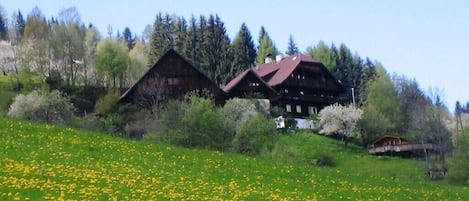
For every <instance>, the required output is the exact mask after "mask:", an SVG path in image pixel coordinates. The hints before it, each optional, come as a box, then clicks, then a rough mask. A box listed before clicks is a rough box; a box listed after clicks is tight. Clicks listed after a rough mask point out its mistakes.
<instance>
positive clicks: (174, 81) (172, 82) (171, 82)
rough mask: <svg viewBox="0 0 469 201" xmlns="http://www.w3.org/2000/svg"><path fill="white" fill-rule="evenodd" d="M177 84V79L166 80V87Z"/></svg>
mask: <svg viewBox="0 0 469 201" xmlns="http://www.w3.org/2000/svg"><path fill="white" fill-rule="evenodd" d="M178 82H179V81H178V79H177V78H168V85H177V84H178Z"/></svg>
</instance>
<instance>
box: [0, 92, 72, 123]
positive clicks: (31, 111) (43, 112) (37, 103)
mask: <svg viewBox="0 0 469 201" xmlns="http://www.w3.org/2000/svg"><path fill="white" fill-rule="evenodd" d="M73 111H74V107H73V104H72V103H70V100H69V99H68V98H66V97H64V96H63V95H62V94H61V93H60V92H59V91H57V90H53V91H52V92H38V91H33V92H31V93H29V94H28V95H23V94H20V95H17V96H16V97H15V100H14V102H13V104H11V105H10V110H9V111H8V116H10V117H15V118H22V119H27V120H35V121H44V122H47V123H57V124H64V123H66V122H69V121H70V120H71V119H72V117H73Z"/></svg>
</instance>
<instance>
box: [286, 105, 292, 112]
mask: <svg viewBox="0 0 469 201" xmlns="http://www.w3.org/2000/svg"><path fill="white" fill-rule="evenodd" d="M285 111H286V112H291V105H290V104H285Z"/></svg>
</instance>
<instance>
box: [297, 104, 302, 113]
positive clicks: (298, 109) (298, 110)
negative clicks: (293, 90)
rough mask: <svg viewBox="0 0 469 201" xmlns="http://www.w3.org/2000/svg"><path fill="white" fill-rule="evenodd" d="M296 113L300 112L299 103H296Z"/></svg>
mask: <svg viewBox="0 0 469 201" xmlns="http://www.w3.org/2000/svg"><path fill="white" fill-rule="evenodd" d="M296 113H301V105H296Z"/></svg>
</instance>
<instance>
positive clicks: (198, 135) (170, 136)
mask: <svg viewBox="0 0 469 201" xmlns="http://www.w3.org/2000/svg"><path fill="white" fill-rule="evenodd" d="M158 115H159V116H158V118H157V119H155V120H156V121H158V123H159V124H160V125H161V126H160V129H159V130H152V132H153V133H154V134H152V135H153V136H149V137H147V138H146V139H149V138H150V139H152V140H159V141H161V142H164V143H169V144H173V145H178V146H184V147H196V148H208V149H216V150H226V149H228V148H229V147H230V143H231V141H232V139H233V133H234V131H233V129H232V128H233V126H231V125H230V124H229V123H228V121H226V118H224V116H223V115H222V112H221V111H220V109H219V108H218V107H216V106H215V104H214V102H213V101H212V100H211V99H209V98H204V97H201V96H199V95H197V94H196V93H191V94H189V95H188V96H186V98H185V100H184V101H176V100H172V101H169V102H168V103H166V104H165V105H164V106H163V107H161V108H159V113H158Z"/></svg>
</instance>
